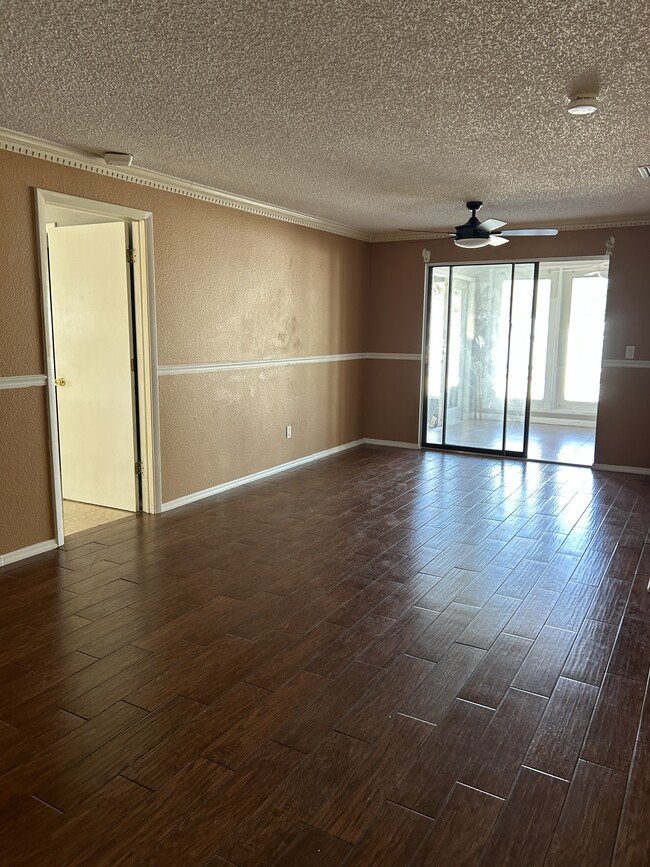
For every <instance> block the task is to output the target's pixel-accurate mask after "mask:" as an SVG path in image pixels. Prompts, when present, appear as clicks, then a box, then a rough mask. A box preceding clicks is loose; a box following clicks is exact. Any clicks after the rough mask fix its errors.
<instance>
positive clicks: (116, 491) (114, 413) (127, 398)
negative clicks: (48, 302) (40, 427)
mask: <svg viewBox="0 0 650 867" xmlns="http://www.w3.org/2000/svg"><path fill="white" fill-rule="evenodd" d="M126 232H127V226H126V224H125V223H124V222H116V223H102V224H93V225H87V226H65V227H61V228H51V229H49V231H48V239H49V258H50V287H51V295H52V320H53V330H54V356H55V368H56V378H57V404H58V421H59V443H60V455H61V476H62V483H63V496H64V498H65V499H68V500H78V501H80V502H85V503H95V504H97V505H102V506H109V507H112V508H114V509H125V510H129V511H135V510H136V509H137V477H136V474H135V461H136V460H137V457H136V435H135V411H134V389H133V372H132V369H131V359H132V354H133V353H132V342H131V297H130V275H129V266H128V263H127V259H126V250H127V247H128V241H127V235H126ZM63 383H65V384H63Z"/></svg>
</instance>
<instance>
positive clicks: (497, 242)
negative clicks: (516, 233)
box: [489, 235, 508, 247]
mask: <svg viewBox="0 0 650 867" xmlns="http://www.w3.org/2000/svg"><path fill="white" fill-rule="evenodd" d="M489 243H490V246H491V247H500V246H501V244H507V243H508V239H507V238H502V237H501V235H490V242H489Z"/></svg>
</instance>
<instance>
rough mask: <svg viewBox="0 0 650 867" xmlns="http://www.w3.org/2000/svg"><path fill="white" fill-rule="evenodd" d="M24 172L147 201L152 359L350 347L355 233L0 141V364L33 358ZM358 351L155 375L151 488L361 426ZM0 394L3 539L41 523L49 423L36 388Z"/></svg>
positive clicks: (356, 285)
mask: <svg viewBox="0 0 650 867" xmlns="http://www.w3.org/2000/svg"><path fill="white" fill-rule="evenodd" d="M38 187H40V188H43V189H48V190H56V191H58V192H62V193H67V194H69V195H74V196H81V197H84V198H89V199H97V200H100V201H105V202H113V203H116V204H121V205H126V206H128V207H133V208H138V209H140V210H146V211H151V212H153V215H154V218H153V220H154V254H155V271H156V316H157V324H158V361H159V364H179V363H192V362H219V361H240V360H252V359H268V358H287V357H301V356H309V355H330V354H339V353H351V352H361V351H362V350H363V314H364V305H363V301H364V292H365V288H366V286H365V281H366V279H367V272H368V255H369V250H368V245H367V244H364V243H362V242H359V241H354V240H350V239H347V238H343V237H339V236H336V235H331V234H328V233H325V232H319V231H315V230H313V229H306V228H303V227H300V226H294V225H291V224H288V223H281V222H279V221H276V220H271V219H268V218H264V217H257V216H255V215H252V214H247V213H244V212H240V211H236V210H234V209H230V208H223V207H219V206H216V205H213V204H209V203H205V202H200V201H198V200H194V199H190V198H187V197H184V196H178V195H174V194H171V193H167V192H164V191H161V190H156V189H152V188H149V187H145V186H140V185H138V184H133V183H127V182H124V181H119V180H116V179H113V178H108V177H104V176H101V175H98V174H94V173H91V172H85V171H80V170H76V169H72V168H68V167H64V166H60V165H56V164H54V163H50V162H47V161H45V160H38V159H32V158H29V157H25V156H21V155H17V154H9V153H6V152H0V195H1V197H2V200H3V203H4V204H5V212H4V215H3V231H2V233H0V274H1V275H2V279H1V280H0V309H1V310H2V311H3V316H2V325H1V335H0V376H17V375H28V374H39V373H44V372H45V369H44V359H43V351H42V345H43V335H42V328H41V318H42V317H41V307H40V285H39V276H38V258H37V242H36V232H35V217H34V200H33V196H34V189H35V188H38ZM361 364H362V363H361V362H345V363H335V364H329V363H325V364H313V365H306V366H303V365H300V366H291V367H286V368H282V369H256V370H254V371H232V372H230V373H227V374H224V373H220V374H208V373H205V374H198V375H185V374H184V375H180V376H174V377H161V383H160V389H161V438H162V455H163V480H162V482H163V500H164V501H167V500H172V499H175V498H177V497H180V496H183V495H185V494H188V493H192V492H194V491H199V490H203V489H205V488H209V487H212V486H214V485H217V484H219V483H221V482H224V481H229V480H231V479H233V478H237V477H239V476H242V475H248V474H250V473H253V472H256V471H258V470H261V469H265V468H268V467H271V466H274V465H276V464H277V463H280V462H283V461H285V460H292V459H294V458H298V457H302V456H305V455H309V454H312V453H313V452H316V451H320V450H323V449H326V448H331V447H333V446H336V445H341V444H343V443H345V442H349V441H353V440H356V439H359V438H361V437H362V436H363V426H362V396H361V384H360V383H361V369H362V368H361ZM0 396H1V399H2V404H0V407H2V408H4V406H5V405H6V406H7V407H8V415H7V416H6V417H5V419H4V424H3V431H2V433H3V447H4V448H5V449H6V451H7V454H6V455H5V454H3V464H2V472H1V475H0V486H1V487H0V496H1V497H2V501H1V510H2V514H3V521H2V525H3V526H2V529H1V530H0V551H12V550H16V549H17V548H20V547H24V546H27V545H31V544H35V543H37V542H40V541H44V540H46V539H50V538H52V509H51V498H50V482H49V477H47V478H44V477H43V467H44V466H45V467H46V466H47V460H48V458H47V454H48V450H47V436H46V432H45V429H44V427H43V419H42V418H41V417H40V416H39V419H40V421H39V423H38V424H36V423H35V421H34V407H33V402H34V400H35V399H39V400H41V401H43V400H44V397H45V392H44V390H43V389H16V390H13V391H3V392H0ZM41 410H42V407H41ZM22 420H24V424H23V423H22ZM286 424H291V425H292V426H293V439H292V440H291V441H289V442H287V440H286V439H285V437H284V426H285V425H286ZM18 440H20V443H18V442H17V441H18ZM244 444H245V445H247V446H248V448H244ZM14 452H17V453H19V454H18V456H17V457H14ZM23 455H25V456H28V458H29V460H30V461H33V462H34V466H35V467H36V470H35V471H33V472H22V471H21V472H18V471H14V469H10V470H8V471H7V470H5V465H6V462H7V461H14V463H15V464H16V466H18V465H20V467H21V468H22V469H23V470H24V468H25V462H26V461H27V457H25V458H23V457H22V456H23ZM12 466H13V465H12ZM46 476H47V473H46ZM26 509H29V510H30V512H31V515H30V516H29V518H27V517H26V516H25V510H26ZM5 515H9V516H10V519H9V520H7V519H5V517H4V516H5ZM19 528H20V529H19Z"/></svg>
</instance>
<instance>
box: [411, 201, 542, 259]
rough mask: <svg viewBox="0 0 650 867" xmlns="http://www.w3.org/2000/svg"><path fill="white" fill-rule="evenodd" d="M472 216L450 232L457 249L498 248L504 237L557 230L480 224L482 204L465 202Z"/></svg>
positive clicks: (493, 221)
mask: <svg viewBox="0 0 650 867" xmlns="http://www.w3.org/2000/svg"><path fill="white" fill-rule="evenodd" d="M465 204H466V205H467V207H468V208H469V210H470V211H471V212H472V216H471V217H470V218H469V220H468V221H467V222H466V223H463V225H462V226H456V231H455V232H450V233H449V237H450V238H453V239H454V244H456V246H457V247H467V248H470V249H471V248H473V247H487V246H488V245H489V246H492V247H498V246H499V245H500V244H507V243H508V238H506V237H505V236H506V235H510V236H515V235H557V232H558V230H557V229H506V230H505V231H502V227H503V226H505V225H507V224H506V223H505V222H504V221H503V220H483V222H480V220H479V218H478V217H477V216H476V212H477V211H478V210H480V208H481V207H482V206H483V202H466V203H465ZM401 231H402V232H428V231H431V230H430V229H401Z"/></svg>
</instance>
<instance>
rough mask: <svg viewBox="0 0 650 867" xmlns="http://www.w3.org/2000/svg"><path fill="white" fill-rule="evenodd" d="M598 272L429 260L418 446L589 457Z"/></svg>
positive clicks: (603, 273) (582, 263) (557, 265)
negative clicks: (439, 263)
mask: <svg viewBox="0 0 650 867" xmlns="http://www.w3.org/2000/svg"><path fill="white" fill-rule="evenodd" d="M607 269H608V262H607V261H603V260H600V259H580V260H563V261H559V260H558V261H553V262H551V261H545V262H508V263H493V264H492V263H490V264H477V265H432V266H429V274H428V293H427V326H426V332H425V335H426V345H425V354H424V358H425V376H424V407H423V414H422V443H423V445H425V446H430V447H433V448H446V449H452V450H460V451H473V452H482V453H487V454H500V455H507V456H512V457H521V458H530V459H533V460H544V461H551V462H560V463H572V464H582V465H591V464H592V463H593V460H594V437H595V427H596V413H597V406H598V393H599V385H600V370H601V356H602V343H603V332H604V322H605V301H606V294H607Z"/></svg>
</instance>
